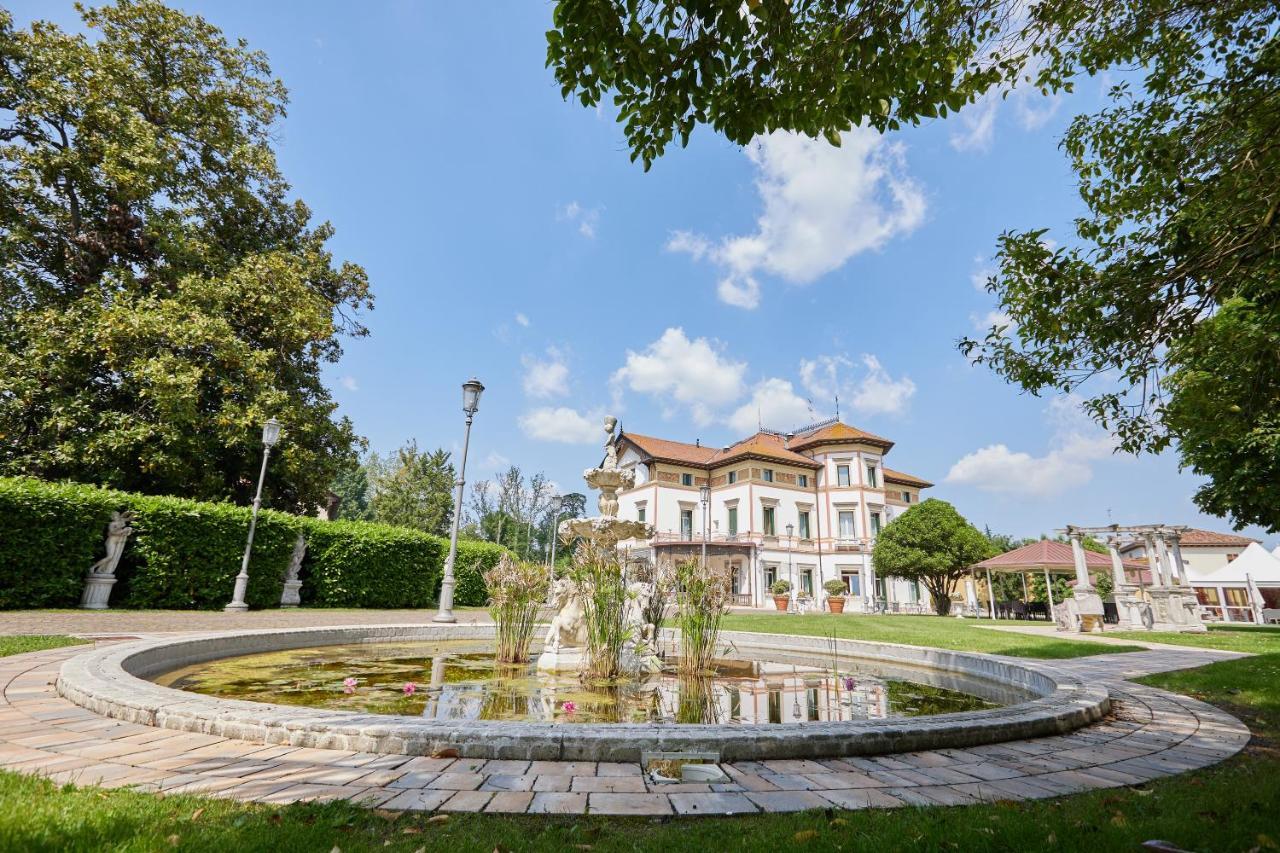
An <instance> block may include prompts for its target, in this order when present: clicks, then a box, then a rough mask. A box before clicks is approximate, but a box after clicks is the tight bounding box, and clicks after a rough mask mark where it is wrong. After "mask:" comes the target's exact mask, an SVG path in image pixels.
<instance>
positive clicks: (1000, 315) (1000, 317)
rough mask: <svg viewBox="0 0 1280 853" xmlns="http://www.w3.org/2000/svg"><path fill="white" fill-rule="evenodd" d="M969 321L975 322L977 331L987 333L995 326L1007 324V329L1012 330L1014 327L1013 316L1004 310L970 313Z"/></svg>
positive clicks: (974, 325) (974, 326) (1007, 330)
mask: <svg viewBox="0 0 1280 853" xmlns="http://www.w3.org/2000/svg"><path fill="white" fill-rule="evenodd" d="M969 322H971V323H973V329H974V331H975V332H980V333H981V334H984V335H985V334H987V333H988V332H990V331H991V328H992V327H993V326H1005V327H1006V328H1005V331H1006V332H1009V331H1012V330H1013V328H1014V324H1013V318H1012V317H1010V316H1009V315H1008V314H1006V313H1004V312H1003V311H988V312H987V313H986V314H970V315H969Z"/></svg>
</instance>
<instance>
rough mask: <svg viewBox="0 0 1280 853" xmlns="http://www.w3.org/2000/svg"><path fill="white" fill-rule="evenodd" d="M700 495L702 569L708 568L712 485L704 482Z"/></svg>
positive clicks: (699, 491)
mask: <svg viewBox="0 0 1280 853" xmlns="http://www.w3.org/2000/svg"><path fill="white" fill-rule="evenodd" d="M698 496H699V497H701V498H702V570H703V571H704V572H705V571H706V570H707V507H709V506H710V505H711V487H710V486H709V485H707V484H706V483H703V485H702V488H701V489H699V490H698Z"/></svg>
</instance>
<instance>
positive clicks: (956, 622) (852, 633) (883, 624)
mask: <svg viewBox="0 0 1280 853" xmlns="http://www.w3.org/2000/svg"><path fill="white" fill-rule="evenodd" d="M721 624H722V625H723V627H724V629H725V630H726V631H763V632H766V633H770V634H809V635H813V636H820V637H830V636H832V635H833V634H834V635H835V636H836V637H839V638H841V639H845V640H874V641H877V642H885V643H905V644H907V645H911V646H932V647H933V648H938V649H952V650H954V651H959V652H986V653H988V654H994V655H1013V656H1015V657H1024V658H1075V657H1087V656H1089V655H1106V654H1113V653H1115V652H1140V651H1143V648H1142V647H1141V646H1121V645H1112V644H1109V643H1106V644H1104V643H1091V642H1089V641H1087V640H1068V639H1063V638H1058V637H1037V636H1033V635H1028V634H1013V633H1009V632H1004V631H992V630H989V629H987V628H983V627H981V626H982V625H984V624H986V625H994V624H997V623H995V622H992V621H991V620H975V619H956V618H955V617H951V616H851V615H847V614H840V615H836V614H832V613H806V614H803V615H796V614H786V613H767V612H766V613H730V614H729V615H727V616H725V617H724V621H723V622H722V623H721ZM1130 639H1133V638H1130Z"/></svg>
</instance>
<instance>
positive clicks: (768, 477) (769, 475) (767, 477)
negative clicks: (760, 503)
mask: <svg viewBox="0 0 1280 853" xmlns="http://www.w3.org/2000/svg"><path fill="white" fill-rule="evenodd" d="M763 476H764V481H765V482H766V483H772V482H773V469H772V468H765V469H764V474H763Z"/></svg>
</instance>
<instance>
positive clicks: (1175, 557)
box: [1165, 531, 1190, 586]
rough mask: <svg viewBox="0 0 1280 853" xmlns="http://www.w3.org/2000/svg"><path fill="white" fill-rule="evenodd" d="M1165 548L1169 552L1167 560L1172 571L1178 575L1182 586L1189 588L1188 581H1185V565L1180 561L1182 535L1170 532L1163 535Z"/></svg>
mask: <svg viewBox="0 0 1280 853" xmlns="http://www.w3.org/2000/svg"><path fill="white" fill-rule="evenodd" d="M1165 548H1166V550H1168V552H1169V560H1170V562H1172V564H1173V567H1174V569H1175V570H1176V571H1177V573H1178V579H1179V580H1180V581H1181V582H1182V585H1183V586H1189V585H1190V581H1188V580H1187V564H1186V563H1185V562H1183V560H1182V534H1181V533H1178V532H1176V531H1170V532H1168V533H1166V534H1165Z"/></svg>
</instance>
